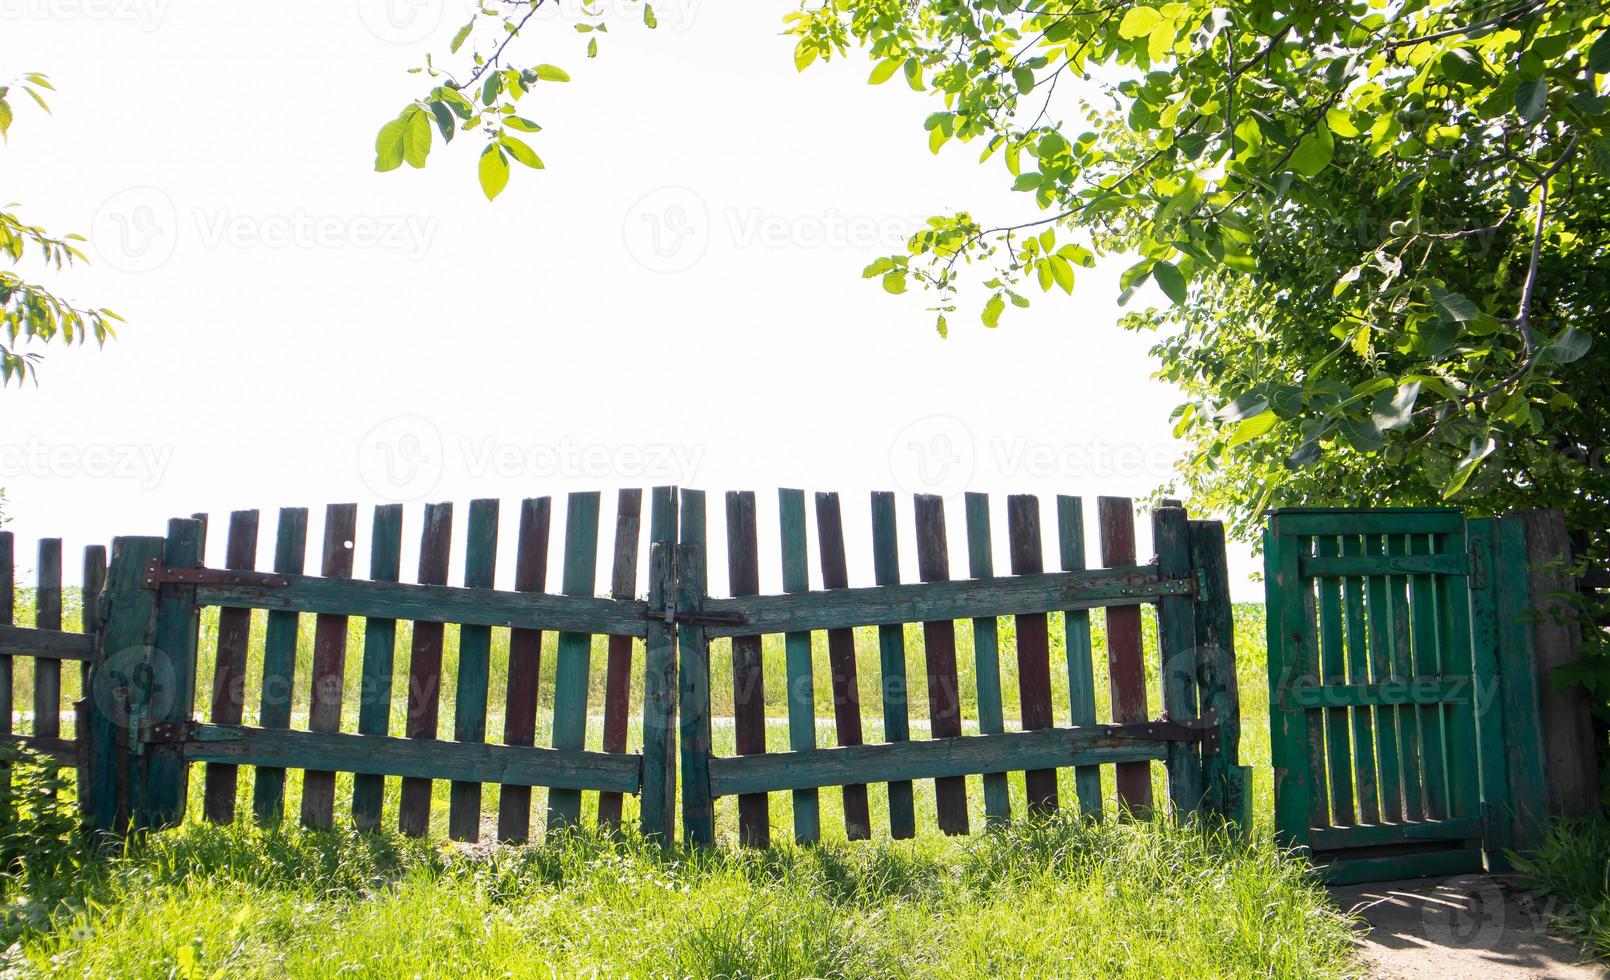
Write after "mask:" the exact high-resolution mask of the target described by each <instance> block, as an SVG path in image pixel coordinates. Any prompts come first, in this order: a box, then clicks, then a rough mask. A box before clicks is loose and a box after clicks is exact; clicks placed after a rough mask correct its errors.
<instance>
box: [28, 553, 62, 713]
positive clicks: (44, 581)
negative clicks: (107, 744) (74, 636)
mask: <svg viewBox="0 0 1610 980" xmlns="http://www.w3.org/2000/svg"><path fill="white" fill-rule="evenodd" d="M34 574H35V576H36V580H37V581H38V583H39V588H38V589H37V590H36V591H35V592H34V614H35V619H34V625H35V627H36V628H38V629H42V630H57V631H60V630H61V538H41V539H40V541H39V564H38V565H37V566H36V567H35V569H34ZM34 736H35V737H36V738H41V739H46V738H48V739H59V738H61V661H60V660H52V659H49V658H47V657H35V658H34Z"/></svg>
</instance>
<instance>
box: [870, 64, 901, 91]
mask: <svg viewBox="0 0 1610 980" xmlns="http://www.w3.org/2000/svg"><path fill="white" fill-rule="evenodd" d="M899 68H900V59H899V58H885V59H883V60H882V61H880V62H878V63H877V64H875V65H873V66H872V74H871V75H869V76H867V84H869V85H882V84H883V83H884V82H887V81H888V80H889V79H891V78H893V77H894V73H895V72H896V71H897V70H899Z"/></svg>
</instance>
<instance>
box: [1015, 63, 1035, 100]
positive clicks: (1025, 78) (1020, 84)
mask: <svg viewBox="0 0 1610 980" xmlns="http://www.w3.org/2000/svg"><path fill="white" fill-rule="evenodd" d="M1012 81H1013V82H1015V83H1017V90H1018V91H1019V92H1020V93H1022V94H1024V95H1027V94H1028V93H1029V92H1030V91H1031V90H1032V89H1033V88H1034V72H1032V71H1030V70H1029V69H1027V68H1015V69H1013V70H1012Z"/></svg>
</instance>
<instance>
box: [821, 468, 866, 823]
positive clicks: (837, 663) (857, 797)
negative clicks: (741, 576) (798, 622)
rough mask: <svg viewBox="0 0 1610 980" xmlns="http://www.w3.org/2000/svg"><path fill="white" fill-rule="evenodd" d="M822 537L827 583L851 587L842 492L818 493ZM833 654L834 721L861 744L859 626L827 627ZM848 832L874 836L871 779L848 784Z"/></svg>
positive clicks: (845, 740) (841, 734) (846, 738)
mask: <svg viewBox="0 0 1610 980" xmlns="http://www.w3.org/2000/svg"><path fill="white" fill-rule="evenodd" d="M816 538H817V545H818V547H819V548H820V549H821V559H822V588H824V589H847V588H849V587H850V572H849V566H848V564H847V563H846V562H845V558H844V518H843V515H842V514H841V512H840V511H839V495H838V494H836V493H818V494H817V495H816ZM827 657H828V664H829V667H830V669H831V671H832V678H833V724H834V728H835V730H836V731H837V733H838V742H839V744H840V745H860V744H861V740H862V733H861V689H860V680H859V678H858V677H857V676H856V670H855V631H854V630H852V629H849V628H844V629H833V630H828V631H827ZM843 793H844V832H845V834H846V835H847V836H848V837H849V839H850V840H867V839H868V838H870V837H871V836H872V814H871V810H870V807H869V806H868V803H867V791H866V784H865V783H851V784H849V785H847V786H845V787H843Z"/></svg>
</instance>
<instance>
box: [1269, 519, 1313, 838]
mask: <svg viewBox="0 0 1610 980" xmlns="http://www.w3.org/2000/svg"><path fill="white" fill-rule="evenodd" d="M1282 521H1283V518H1281V517H1278V516H1277V517H1274V518H1272V519H1271V520H1270V521H1269V524H1268V526H1267V527H1266V528H1265V529H1264V535H1263V569H1264V571H1263V574H1264V583H1265V585H1264V588H1265V589H1266V590H1267V594H1268V597H1269V604H1268V607H1267V610H1266V614H1267V619H1266V624H1265V628H1266V643H1267V646H1268V651H1269V707H1270V711H1269V744H1270V762H1271V764H1272V765H1273V767H1274V779H1275V834H1276V840H1278V841H1279V843H1280V846H1282V847H1298V846H1304V845H1306V844H1307V843H1308V836H1309V835H1308V831H1307V828H1308V822H1309V816H1308V815H1309V812H1310V810H1311V808H1312V805H1313V804H1312V798H1313V795H1314V786H1313V773H1312V771H1311V770H1310V769H1309V766H1308V759H1307V758H1306V756H1305V754H1304V751H1303V747H1304V746H1306V745H1307V742H1308V713H1307V712H1306V711H1304V710H1302V709H1299V708H1293V707H1288V706H1286V705H1284V704H1282V703H1281V699H1280V698H1281V691H1282V690H1283V689H1284V688H1285V686H1286V685H1289V684H1293V683H1303V682H1304V681H1305V680H1308V679H1311V678H1304V677H1303V675H1302V674H1301V672H1300V668H1301V652H1300V651H1301V650H1302V645H1303V644H1302V636H1301V633H1302V629H1303V624H1302V622H1301V620H1300V618H1299V616H1298V611H1299V610H1300V609H1302V607H1303V600H1302V593H1303V588H1302V579H1301V578H1299V577H1298V575H1297V562H1298V557H1299V539H1298V537H1297V536H1296V535H1294V534H1288V533H1286V531H1285V526H1284V524H1283V523H1282ZM1310 628H1312V627H1311V626H1310Z"/></svg>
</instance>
